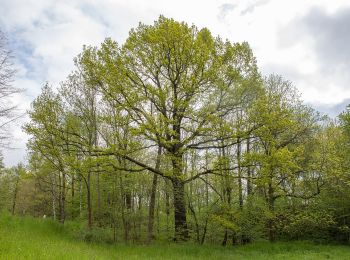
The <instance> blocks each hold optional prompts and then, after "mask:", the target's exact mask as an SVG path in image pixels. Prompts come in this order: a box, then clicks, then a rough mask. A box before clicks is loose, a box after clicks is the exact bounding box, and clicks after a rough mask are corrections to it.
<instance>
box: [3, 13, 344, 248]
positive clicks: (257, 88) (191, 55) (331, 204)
mask: <svg viewBox="0 0 350 260" xmlns="http://www.w3.org/2000/svg"><path fill="white" fill-rule="evenodd" d="M74 62H75V70H74V71H73V72H72V73H71V74H70V75H69V76H68V77H67V79H66V80H65V81H63V82H62V83H61V84H60V86H57V87H55V88H52V87H51V86H49V84H46V85H45V86H44V87H43V88H42V92H41V94H40V95H39V96H38V97H37V98H36V99H35V101H34V102H33V103H32V106H31V109H30V110H29V111H28V114H29V117H30V121H29V122H28V123H27V124H25V125H24V127H23V128H24V131H25V132H26V133H27V134H29V135H30V137H31V138H30V140H29V142H28V151H29V155H28V167H26V169H24V167H22V166H21V167H16V168H13V169H9V170H8V172H7V174H3V177H1V178H0V189H1V190H3V191H5V190H6V191H7V192H3V193H2V194H5V195H6V194H7V195H6V196H5V195H3V197H6V198H5V199H3V200H2V201H3V203H2V204H3V205H1V206H2V208H8V209H11V211H12V212H13V214H15V213H18V214H32V215H35V216H42V215H46V216H50V217H52V218H53V219H55V220H58V221H59V222H61V223H62V224H64V223H65V222H66V221H76V222H78V223H83V224H84V225H86V227H87V231H86V232H87V233H86V234H85V237H86V238H87V239H90V238H92V237H93V236H97V235H96V234H97V232H100V233H101V234H102V233H103V234H104V235H103V236H105V237H106V239H109V240H111V241H125V242H151V241H152V240H173V239H174V240H175V241H188V240H192V241H196V242H197V243H200V244H203V243H221V244H222V245H226V244H229V243H230V244H245V243H248V242H250V241H254V240H258V239H268V240H270V241H275V240H276V239H314V240H327V241H330V240H331V241H342V242H348V241H349V235H350V229H349V227H348V226H349V224H350V223H349V221H350V219H349V217H350V203H349V201H350V200H349V197H350V192H349V189H348V188H349V184H350V182H349V180H350V179H349V174H348V164H349V162H350V160H349V158H348V154H349V153H348V151H349V144H350V112H349V111H348V110H346V111H345V112H343V113H342V114H341V115H340V116H339V118H338V119H337V120H331V119H329V118H327V117H325V116H321V115H320V114H319V113H318V112H317V111H315V110H314V109H312V108H311V107H310V106H307V105H305V104H304V103H303V102H302V100H301V99H300V96H299V94H298V92H297V90H296V88H295V87H294V86H293V85H292V83H291V82H289V81H288V80H285V79H284V78H282V77H281V76H279V75H269V76H267V77H264V76H262V75H261V73H260V72H259V70H258V67H257V62H256V59H255V57H254V55H253V52H252V50H251V48H250V47H249V44H248V43H246V42H243V43H232V42H230V41H228V40H223V39H221V38H220V37H214V36H212V34H211V33H210V31H209V30H208V29H206V28H204V29H198V28H197V27H196V26H194V25H193V26H189V25H188V24H186V23H183V22H182V23H180V22H177V21H174V20H173V19H168V18H165V17H163V16H161V17H160V18H159V19H158V20H157V21H155V23H154V24H153V25H145V24H140V25H139V26H138V27H137V28H135V29H132V30H131V31H130V33H129V37H128V38H127V40H126V41H125V43H124V44H122V45H118V43H117V42H115V41H113V40H112V39H109V38H108V39H106V40H105V41H104V42H103V43H102V44H101V45H100V46H99V47H93V46H85V47H84V49H83V51H82V53H81V54H80V55H78V56H77V57H76V58H75V60H74ZM14 176H15V177H14ZM1 185H2V186H1ZM16 202H17V204H16ZM11 207H12V208H11Z"/></svg>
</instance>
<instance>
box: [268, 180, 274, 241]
mask: <svg viewBox="0 0 350 260" xmlns="http://www.w3.org/2000/svg"><path fill="white" fill-rule="evenodd" d="M273 192H274V191H273V187H272V180H270V181H269V186H268V207H269V211H270V213H271V215H272V216H270V218H269V220H268V232H269V241H270V242H273V241H275V226H274V220H273V219H274V212H275V198H274V196H273Z"/></svg>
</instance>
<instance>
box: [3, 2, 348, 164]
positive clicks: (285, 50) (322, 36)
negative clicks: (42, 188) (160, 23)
mask: <svg viewBox="0 0 350 260" xmlns="http://www.w3.org/2000/svg"><path fill="white" fill-rule="evenodd" d="M161 14H163V15H165V16H166V17H171V18H174V19H176V20H178V21H186V22H187V23H189V24H195V25H196V26H198V27H199V28H202V27H207V28H209V29H210V30H211V32H212V33H213V34H214V35H220V36H221V38H224V39H225V38H227V39H229V40H230V41H233V42H241V41H248V42H249V44H250V45H251V47H252V49H253V51H254V54H255V56H256V57H257V60H258V65H259V68H260V70H261V72H262V73H263V74H264V75H267V74H270V73H277V74H280V75H282V76H284V77H285V78H286V79H289V80H291V81H292V82H293V83H294V85H295V86H296V87H297V88H298V89H299V91H300V93H301V95H302V98H303V100H304V101H305V102H306V103H307V104H310V105H311V106H313V107H314V108H316V109H317V110H319V111H321V112H323V113H327V114H329V115H330V116H336V115H337V114H339V113H340V112H341V111H342V110H344V108H345V106H346V105H347V104H348V103H350V87H349V86H348V84H349V82H350V72H349V68H350V47H349V46H350V1H348V0H343V1H342V0H332V1H329V0H314V1H312V0H308V1H307V0H251V1H250V0H232V1H230V0H227V1H225V0H224V1H221V0H217V1H216V0H212V1H209V0H207V1H205V0H202V1H200V0H198V1H197V0H192V1H191V0H176V1H167V0H147V1H146V0H127V1H121V0H114V1H113V0H91V1H86V0H85V1H83V0H81V1H74V0H68V1H64V0H0V30H2V31H3V32H4V33H5V34H6V35H7V38H8V40H9V47H10V49H11V50H12V51H13V54H14V56H15V66H16V69H17V75H16V78H15V81H14V85H15V86H17V87H19V88H23V89H26V92H25V93H23V94H22V95H20V96H18V97H16V98H15V100H14V102H16V103H18V104H20V108H21V109H22V111H25V110H27V109H28V108H29V107H30V103H31V102H32V101H33V100H34V98H35V97H36V96H37V95H38V94H39V93H40V89H41V87H42V86H43V84H44V83H45V82H49V83H50V84H51V85H53V86H55V85H56V86H57V84H58V83H59V82H60V81H63V80H64V79H65V77H66V76H67V75H68V73H69V72H70V71H71V70H72V69H73V58H74V57H75V56H76V55H77V54H78V53H79V52H81V50H82V46H83V45H84V44H85V45H98V44H99V43H100V42H102V41H103V40H104V38H106V37H112V38H113V39H115V40H117V41H118V42H119V43H123V42H124V41H125V39H126V37H127V35H128V31H129V30H130V29H131V28H133V27H136V26H137V25H138V23H139V22H142V23H146V24H152V23H153V21H154V20H157V19H158V17H159V15H161ZM23 121H24V120H22V122H18V123H17V124H16V125H14V126H13V127H12V133H13V136H14V138H13V140H12V147H13V148H14V149H12V150H6V151H4V157H5V163H6V165H7V166H12V165H15V164H17V163H18V162H20V161H25V157H26V151H25V143H26V141H27V139H28V137H27V136H26V135H25V134H24V133H23V132H22V131H21V124H22V123H23Z"/></svg>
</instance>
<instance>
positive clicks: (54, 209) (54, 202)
mask: <svg viewBox="0 0 350 260" xmlns="http://www.w3.org/2000/svg"><path fill="white" fill-rule="evenodd" d="M50 176H51V188H52V215H53V220H54V221H55V220H56V176H55V175H54V174H53V173H52V174H51V175H50Z"/></svg>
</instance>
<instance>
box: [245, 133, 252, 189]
mask: <svg viewBox="0 0 350 260" xmlns="http://www.w3.org/2000/svg"><path fill="white" fill-rule="evenodd" d="M246 153H247V154H249V153H250V137H248V139H247V151H246ZM251 170H252V169H251V167H250V166H248V167H247V177H248V178H247V196H249V195H250V194H251V193H252V180H251V178H252V172H251Z"/></svg>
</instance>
